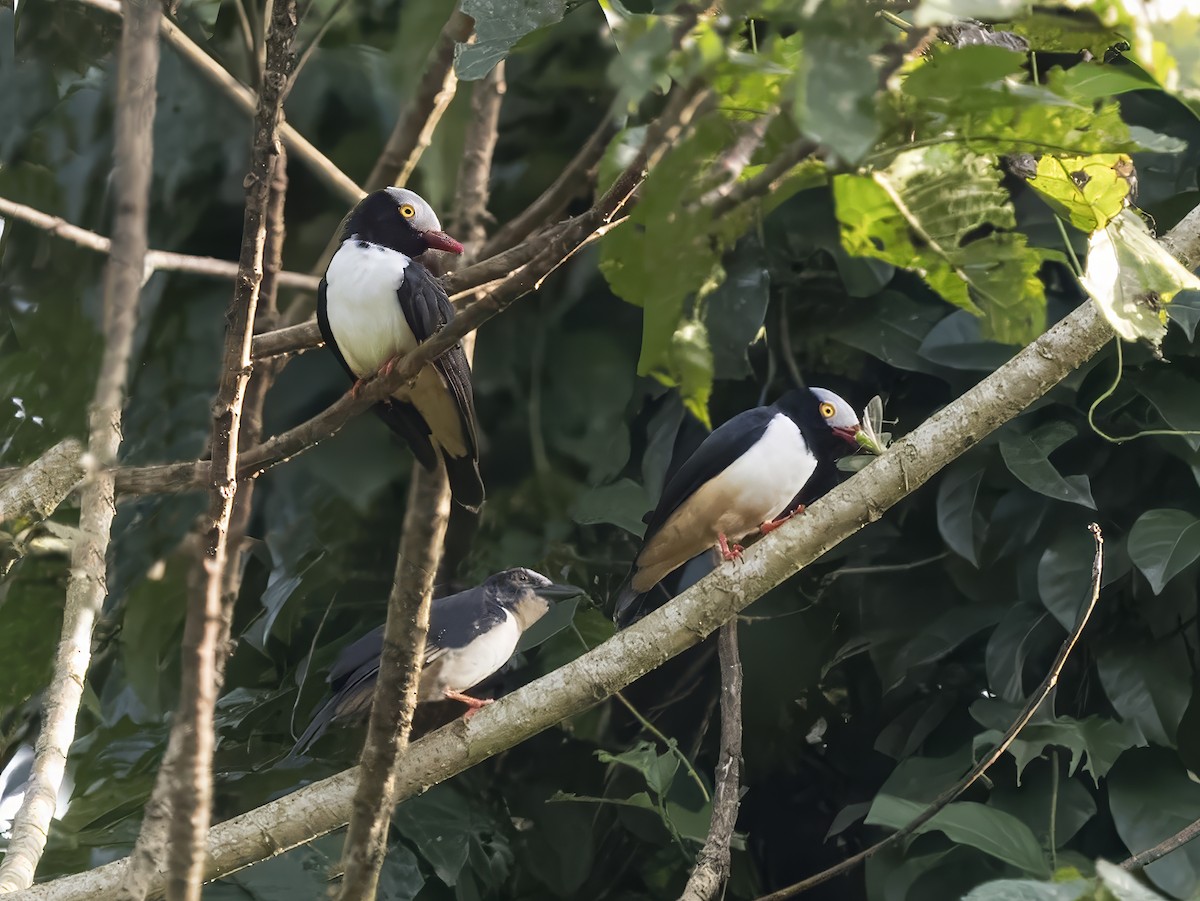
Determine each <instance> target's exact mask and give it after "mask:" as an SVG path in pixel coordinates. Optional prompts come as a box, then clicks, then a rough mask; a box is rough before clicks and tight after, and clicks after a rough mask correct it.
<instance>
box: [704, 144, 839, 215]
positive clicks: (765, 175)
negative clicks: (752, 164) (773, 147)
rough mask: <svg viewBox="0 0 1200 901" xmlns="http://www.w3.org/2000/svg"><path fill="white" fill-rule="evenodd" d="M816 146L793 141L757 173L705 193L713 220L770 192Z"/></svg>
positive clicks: (816, 147) (817, 146)
mask: <svg viewBox="0 0 1200 901" xmlns="http://www.w3.org/2000/svg"><path fill="white" fill-rule="evenodd" d="M818 149H819V145H817V144H814V143H813V142H812V141H809V140H806V139H804V138H801V139H800V140H798V141H793V142H792V143H791V144H789V145H788V146H787V147H785V148H784V149H783V150H782V151H780V153H779V155H778V156H777V157H775V159H773V160H771V162H769V163H767V164H766V165H765V166H763V167H762V170H761V171H760V172H759V173H758V174H757V175H754V176H753V177H752V178H747V179H746V180H745V181H736V180H734V181H729V182H726V183H725V185H724V186H722V187H720V188H718V189H716V190H715V191H713V192H710V193H709V194H706V195H705V196H704V197H703V198H702V202H703V203H704V204H705V205H708V206H710V208H711V210H712V216H713V218H714V219H715V218H717V217H719V216H724V215H725V214H726V213H728V212H729V211H730V210H733V209H734V208H736V207H739V206H741V205H742V204H743V203H746V202H747V201H749V200H752V199H754V198H755V197H758V196H760V195H763V194H768V193H770V192H771V191H773V190H774V189H775V188H776V187H777V186H778V183H779V181H780V180H781V179H782V178H783V177H784V176H785V175H787V174H788V172H790V171H791V170H792V169H793V168H794V167H795V166H797V165H799V164H800V163H801V162H803V161H804V160H805V159H807V158H808V157H810V156H812V155H813V154H814V153H815V152H816V151H817V150H818Z"/></svg>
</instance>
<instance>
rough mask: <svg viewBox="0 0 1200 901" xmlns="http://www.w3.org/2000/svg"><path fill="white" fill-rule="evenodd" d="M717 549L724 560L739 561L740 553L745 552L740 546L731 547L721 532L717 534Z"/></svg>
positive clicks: (733, 545)
mask: <svg viewBox="0 0 1200 901" xmlns="http://www.w3.org/2000/svg"><path fill="white" fill-rule="evenodd" d="M717 547H719V548H720V549H721V556H722V557H724V558H725V559H726V560H740V559H741V558H742V551H743V550H745V548H743V547H742V546H741V545H740V544H732V545H731V544H730V543H729V539H728V538H726V537H725V534H724V533H723V532H719V533H717Z"/></svg>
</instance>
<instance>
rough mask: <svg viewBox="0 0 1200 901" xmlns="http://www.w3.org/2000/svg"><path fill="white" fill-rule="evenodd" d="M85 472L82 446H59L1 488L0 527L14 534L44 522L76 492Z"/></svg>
mask: <svg viewBox="0 0 1200 901" xmlns="http://www.w3.org/2000/svg"><path fill="white" fill-rule="evenodd" d="M85 472H86V470H85V468H84V465H83V445H81V444H80V443H79V442H78V441H76V440H75V439H74V438H67V439H65V440H63V441H60V442H58V444H56V445H54V447H52V448H50V449H49V450H48V451H46V452H45V453H44V454H42V455H41V456H40V457H38V458H37V459H36V460H34V461H33V462H32V463H30V464H29V465H28V466H26V467H25V468H24V469H21V470H19V471H18V473H17V475H16V477H14V478H12V479H10V480H8V481H6V482H4V483H3V485H0V525H3V526H4V527H5V528H6V529H7V530H8V531H9V532H17V531H19V530H21V529H23V528H26V527H27V526H29V525H31V524H32V523H34V522H37V521H39V520H42V519H45V518H46V517H47V516H49V515H50V514H51V513H53V512H54V511H55V510H56V509H57V508H58V505H59V504H61V503H62V502H63V500H64V499H65V498H66V496H67V495H68V494H70V493H71V492H72V491H73V490H74V489H75V486H76V485H78V484H79V480H80V479H82V478H83V477H84V474H85Z"/></svg>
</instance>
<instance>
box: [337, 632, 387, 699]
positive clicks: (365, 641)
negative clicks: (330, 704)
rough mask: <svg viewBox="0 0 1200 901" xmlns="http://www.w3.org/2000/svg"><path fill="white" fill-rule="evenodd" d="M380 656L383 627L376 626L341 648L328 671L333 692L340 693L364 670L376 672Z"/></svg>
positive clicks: (381, 652)
mask: <svg viewBox="0 0 1200 901" xmlns="http://www.w3.org/2000/svg"><path fill="white" fill-rule="evenodd" d="M382 654H383V626H378V627H377V628H374V629H372V630H371V631H370V632H368V633H367V634H366V635H363V636H362V637H361V638H358V639H357V640H355V641H353V642H351V643H350V644H348V645H346V647H344V648H342V650H341V651H340V652H339V653H338V655H337V659H336V660H334V661H333V666H332V667H330V669H329V675H328V677H327V678H328V680H329V684H330V685H331V686H333V690H334V691H340V690H341V688H342V687H343V686H344V685H346V684H348V683H350V682H354V681H356V679H357V677H358V676H359V674H360V673H361V671H362V670H363V669H364V668H366V669H375V670H378V669H379V658H380V656H381V655H382Z"/></svg>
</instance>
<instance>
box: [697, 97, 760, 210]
mask: <svg viewBox="0 0 1200 901" xmlns="http://www.w3.org/2000/svg"><path fill="white" fill-rule="evenodd" d="M778 115H779V110H778V109H776V110H774V111H772V112H771V113H770V114H769V115H765V116H759V117H757V118H756V119H752V120H751V121H749V122H747V123H746V124H745V125H744V126H743V127H742V131H741V134H739V135H738V137H737V140H735V141H734V142H733V144H732V145H731V146H730V147H729V149H728V150H726V151H725V152H724V153H723V154H721V156H720V157H718V158H717V160H716V161H715V162H714V163H713V166H712V168H713V171H714V172H715V173H716V174H717V175H718V177H719V178H720V184H718V185H717V186H716V187H715V188H713V189H712V190H711V191H709V192H708V193H706V194H705V195H704V196H703V197H701V198H700V203H701V204H702V205H704V206H714V205H715V204H716V202H717V201H718V200H720V199H721V198H722V197H725V196H726V195H728V194H729V193H730V192H731V191H732V190H733V188H734V186H735V185H736V184H737V182H738V179H739V178H741V177H742V172H744V171H745V169H746V167H747V166H749V165H750V160H751V159H753V158H754V153H755V151H757V150H758V148H759V147H761V146H762V142H763V139H764V138H765V137H766V136H767V129H768V128H770V127H771V123H772V122H774V121H775V119H776V117H777V116H778Z"/></svg>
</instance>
